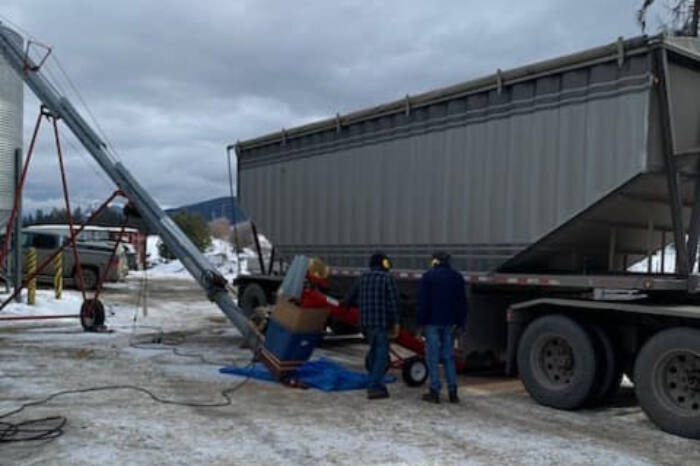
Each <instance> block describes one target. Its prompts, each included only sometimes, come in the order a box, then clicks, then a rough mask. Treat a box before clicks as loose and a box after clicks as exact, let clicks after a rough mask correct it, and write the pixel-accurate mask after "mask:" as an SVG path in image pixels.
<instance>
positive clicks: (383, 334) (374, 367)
mask: <svg viewBox="0 0 700 466" xmlns="http://www.w3.org/2000/svg"><path fill="white" fill-rule="evenodd" d="M365 336H366V337H367V341H368V342H369V354H368V355H367V362H368V366H369V367H368V369H369V373H368V374H367V379H368V380H367V390H368V391H375V390H386V386H385V385H384V374H385V373H386V364H387V361H388V360H389V331H388V330H387V329H385V328H369V327H367V328H365Z"/></svg>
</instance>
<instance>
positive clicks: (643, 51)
mask: <svg viewBox="0 0 700 466" xmlns="http://www.w3.org/2000/svg"><path fill="white" fill-rule="evenodd" d="M698 50H699V48H698V45H697V42H694V41H693V40H690V39H675V38H673V39H672V38H663V37H654V38H647V37H640V38H635V39H631V40H627V41H622V40H620V41H618V42H615V43H612V44H610V45H607V46H604V47H599V48H596V49H591V50H588V51H585V52H581V53H577V54H574V55H570V56H565V57H561V58H557V59H554V60H550V61H546V62H541V63H536V64H533V65H529V66H525V67H521V68H518V69H514V70H510V71H503V72H500V71H499V72H498V73H496V74H495V75H492V76H488V77H485V78H483V79H477V80H474V81H470V82H467V83H463V84H459V85H456V86H452V87H448V88H444V89H439V90H436V91H433V92H428V93H425V94H421V95H417V96H414V97H407V98H406V99H405V100H401V101H395V102H391V103H388V104H384V105H380V106H378V107H374V108H370V109H366V110H362V111H358V112H355V113H352V114H349V115H345V116H338V117H336V118H331V119H328V120H325V121H321V122H318V123H314V124H310V125H306V126H302V127H298V128H294V129H289V130H285V131H282V132H278V133H275V134H270V135H267V136H263V137H260V138H257V139H254V140H250V141H244V142H241V143H239V144H237V146H236V148H237V154H238V162H239V194H240V200H241V203H242V205H243V207H244V208H245V209H246V210H247V211H248V212H249V214H250V215H251V217H252V218H253V219H254V220H255V221H256V222H257V224H258V226H259V230H260V231H261V232H262V233H264V234H265V235H266V236H268V237H269V238H270V239H271V240H272V241H273V243H274V244H275V245H276V246H277V247H278V248H279V250H280V252H281V254H282V255H283V256H289V255H292V254H296V253H304V254H311V255H319V256H321V257H322V258H324V259H325V260H326V261H327V262H328V263H329V264H331V265H333V266H350V267H357V266H364V265H365V263H366V259H367V257H368V255H369V254H370V253H371V252H372V251H374V250H376V249H382V250H384V251H385V252H387V253H388V254H389V255H390V256H391V257H392V258H393V260H394V263H395V265H396V266H397V267H398V268H408V269H410V268H418V269H422V268H424V267H425V266H426V264H427V258H428V257H429V255H430V253H431V252H432V251H434V250H435V249H445V250H448V251H450V252H451V253H452V254H453V257H454V263H455V265H456V266H457V267H458V268H459V269H462V270H468V271H492V270H499V271H504V272H506V271H510V272H531V271H539V272H555V271H556V272H564V273H567V272H569V273H589V272H602V271H607V272H609V271H616V270H617V271H622V270H624V269H625V268H626V267H627V265H629V264H631V263H633V262H634V261H635V260H638V259H639V258H641V257H644V255H646V254H648V252H649V251H650V250H652V249H653V250H655V249H658V248H659V247H660V246H661V245H662V244H666V243H669V242H671V241H672V240H673V235H672V234H671V232H672V230H673V228H672V221H671V216H670V213H669V211H670V209H669V204H668V199H669V197H668V195H667V194H668V191H667V183H666V177H665V175H664V170H665V164H664V154H665V152H664V150H663V148H664V135H665V134H666V131H665V128H666V127H668V126H669V125H666V124H665V123H664V121H663V118H662V113H663V112H661V111H660V108H666V107H668V108H669V109H670V113H671V114H670V122H671V124H670V126H671V127H672V130H671V131H670V133H671V134H672V138H673V141H672V151H673V153H674V154H677V157H678V164H679V168H680V169H683V166H684V164H685V165H688V164H691V165H693V164H694V163H695V158H694V156H693V155H692V153H693V151H694V150H695V149H696V148H699V147H700V105H698V102H700V71H699V70H700V65H699V63H700V54H699V53H698ZM662 71H665V74H662ZM662 75H663V76H667V77H668V80H664V81H663V82H660V80H659V77H660V76H662ZM667 84H668V88H666V85H667ZM662 88H663V89H662ZM662 90H666V91H668V98H667V97H666V94H665V92H662ZM683 154H685V155H683ZM686 156H687V157H686ZM693 166H694V165H693ZM686 168H687V167H686ZM686 181H688V180H686V179H684V178H683V177H682V176H681V181H680V189H681V191H682V192H683V197H684V204H685V206H684V207H683V208H682V215H683V218H684V220H685V225H688V220H689V216H690V207H691V206H692V199H693V189H692V186H693V184H692V183H690V182H686Z"/></svg>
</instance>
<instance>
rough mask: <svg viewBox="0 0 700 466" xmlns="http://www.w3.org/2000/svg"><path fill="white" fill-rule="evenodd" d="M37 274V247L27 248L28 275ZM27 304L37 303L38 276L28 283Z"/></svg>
mask: <svg viewBox="0 0 700 466" xmlns="http://www.w3.org/2000/svg"><path fill="white" fill-rule="evenodd" d="M35 274H36V249H35V248H29V249H27V275H28V276H30V277H31V276H32V275H35ZM27 304H36V276H34V278H32V279H31V280H29V283H27Z"/></svg>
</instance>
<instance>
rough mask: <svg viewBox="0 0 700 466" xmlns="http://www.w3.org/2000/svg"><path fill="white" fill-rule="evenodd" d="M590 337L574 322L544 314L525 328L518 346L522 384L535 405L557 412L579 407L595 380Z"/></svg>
mask: <svg viewBox="0 0 700 466" xmlns="http://www.w3.org/2000/svg"><path fill="white" fill-rule="evenodd" d="M594 351H595V350H594V346H593V341H592V338H591V336H590V335H589V334H588V332H586V330H585V329H584V328H583V327H582V326H581V325H580V324H579V323H577V322H576V321H574V320H572V319H570V318H568V317H565V316H563V315H547V316H543V317H540V318H538V319H536V320H534V321H533V322H532V323H531V324H530V325H528V327H527V329H526V330H525V333H524V334H523V336H522V338H521V340H520V344H519V346H518V368H519V370H520V376H521V378H522V380H523V384H524V385H525V388H526V389H527V391H528V393H529V394H530V396H532V397H533V398H534V399H535V400H536V401H537V402H538V403H540V404H543V405H546V406H551V407H553V408H558V409H576V408H578V407H580V406H581V405H582V404H583V403H584V402H585V401H586V398H587V397H588V395H589V393H590V392H591V388H592V387H593V384H594V382H595V378H596V358H595V352H594Z"/></svg>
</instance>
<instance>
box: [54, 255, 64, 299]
mask: <svg viewBox="0 0 700 466" xmlns="http://www.w3.org/2000/svg"><path fill="white" fill-rule="evenodd" d="M53 289H54V292H55V293H56V299H61V298H62V297H63V251H58V254H57V255H56V257H54V258H53Z"/></svg>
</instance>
